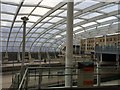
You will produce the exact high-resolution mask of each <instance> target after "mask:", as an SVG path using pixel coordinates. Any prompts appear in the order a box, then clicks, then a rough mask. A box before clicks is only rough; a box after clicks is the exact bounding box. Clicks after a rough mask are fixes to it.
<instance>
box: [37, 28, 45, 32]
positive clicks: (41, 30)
mask: <svg viewBox="0 0 120 90" xmlns="http://www.w3.org/2000/svg"><path fill="white" fill-rule="evenodd" d="M44 30H45V29H42V28H39V29H38V30H37V31H35V32H36V33H41V32H43V31H44Z"/></svg>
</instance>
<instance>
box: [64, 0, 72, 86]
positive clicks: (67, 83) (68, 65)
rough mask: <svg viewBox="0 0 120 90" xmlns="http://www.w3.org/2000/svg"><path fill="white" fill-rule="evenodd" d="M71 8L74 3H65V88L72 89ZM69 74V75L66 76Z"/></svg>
mask: <svg viewBox="0 0 120 90" xmlns="http://www.w3.org/2000/svg"><path fill="white" fill-rule="evenodd" d="M70 1H71V0H70ZM73 6H74V2H72V1H71V2H67V33H66V34H67V37H66V57H65V68H66V69H65V74H66V75H65V87H72V76H71V74H72V70H71V68H72V59H73V18H74V17H73ZM67 74H70V75H67Z"/></svg>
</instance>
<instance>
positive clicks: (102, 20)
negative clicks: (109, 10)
mask: <svg viewBox="0 0 120 90" xmlns="http://www.w3.org/2000/svg"><path fill="white" fill-rule="evenodd" d="M112 19H117V18H116V17H115V16H111V17H107V18H103V19H100V20H97V22H100V23H101V22H105V21H108V20H112Z"/></svg>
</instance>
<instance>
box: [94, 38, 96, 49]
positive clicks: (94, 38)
mask: <svg viewBox="0 0 120 90" xmlns="http://www.w3.org/2000/svg"><path fill="white" fill-rule="evenodd" d="M95 44H96V43H95V37H94V50H95Z"/></svg>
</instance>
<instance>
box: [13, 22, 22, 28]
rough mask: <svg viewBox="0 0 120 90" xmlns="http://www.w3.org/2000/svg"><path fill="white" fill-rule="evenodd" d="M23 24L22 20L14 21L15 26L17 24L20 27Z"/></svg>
mask: <svg viewBox="0 0 120 90" xmlns="http://www.w3.org/2000/svg"><path fill="white" fill-rule="evenodd" d="M21 25H22V22H15V23H14V27H16V26H18V27H20V26H21Z"/></svg>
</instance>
